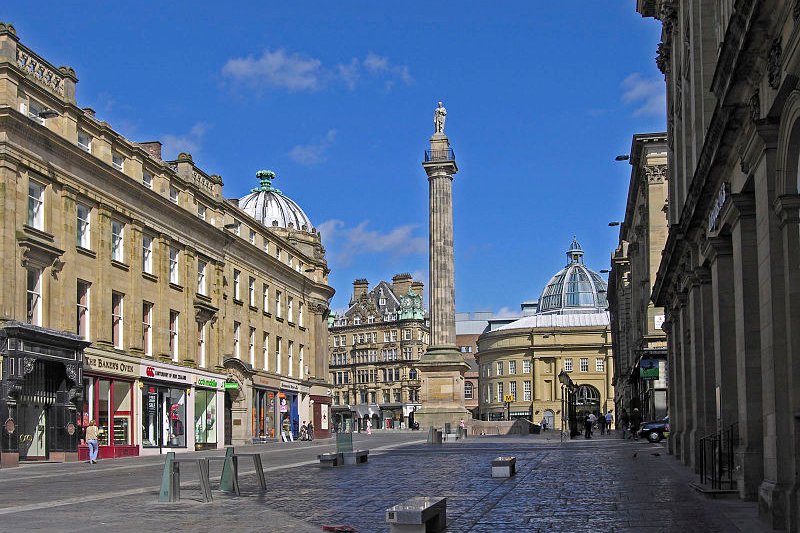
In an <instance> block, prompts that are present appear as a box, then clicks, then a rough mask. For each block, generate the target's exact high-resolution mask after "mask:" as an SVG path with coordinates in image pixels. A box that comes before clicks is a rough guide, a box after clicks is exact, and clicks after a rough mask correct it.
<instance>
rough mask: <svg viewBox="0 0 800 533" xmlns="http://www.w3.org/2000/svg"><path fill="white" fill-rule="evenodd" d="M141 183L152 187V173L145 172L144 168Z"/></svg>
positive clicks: (149, 187)
mask: <svg viewBox="0 0 800 533" xmlns="http://www.w3.org/2000/svg"><path fill="white" fill-rule="evenodd" d="M142 185H144V186H145V187H147V188H148V189H152V188H153V175H152V174H150V173H149V172H147V171H146V170H145V171H144V172H143V173H142Z"/></svg>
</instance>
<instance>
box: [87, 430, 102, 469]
mask: <svg viewBox="0 0 800 533" xmlns="http://www.w3.org/2000/svg"><path fill="white" fill-rule="evenodd" d="M98 433H99V430H98V429H97V422H96V421H95V420H90V421H89V426H88V427H87V428H86V444H88V445H89V463H91V464H95V463H97V452H98V451H99V450H100V447H99V446H98V444H97V434H98Z"/></svg>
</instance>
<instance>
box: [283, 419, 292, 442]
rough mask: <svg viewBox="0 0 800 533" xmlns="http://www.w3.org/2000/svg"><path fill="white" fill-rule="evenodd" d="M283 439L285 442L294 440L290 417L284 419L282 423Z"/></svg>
mask: <svg viewBox="0 0 800 533" xmlns="http://www.w3.org/2000/svg"><path fill="white" fill-rule="evenodd" d="M281 429H282V430H283V431H281V437H282V438H283V442H289V441H290V440H292V441H293V440H294V439H293V438H292V431H291V429H292V423H291V422H289V415H286V416H285V417H283V422H282V423H281Z"/></svg>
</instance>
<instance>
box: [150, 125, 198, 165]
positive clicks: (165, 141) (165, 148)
mask: <svg viewBox="0 0 800 533" xmlns="http://www.w3.org/2000/svg"><path fill="white" fill-rule="evenodd" d="M206 131H208V125H207V124H205V123H204V122H198V123H196V124H195V125H194V126H192V129H190V130H189V132H188V133H184V134H183V135H173V134H166V135H164V136H163V137H162V138H161V145H162V153H163V154H164V159H167V160H169V159H174V158H175V157H177V156H178V154H179V153H181V152H188V153H190V154H192V155H197V154H198V153H200V151H201V149H202V144H203V137H205V134H206Z"/></svg>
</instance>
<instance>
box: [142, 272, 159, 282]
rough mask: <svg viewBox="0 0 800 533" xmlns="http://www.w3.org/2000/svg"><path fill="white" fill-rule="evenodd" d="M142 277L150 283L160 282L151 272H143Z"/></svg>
mask: <svg viewBox="0 0 800 533" xmlns="http://www.w3.org/2000/svg"><path fill="white" fill-rule="evenodd" d="M142 277H143V278H144V279H146V280H149V281H153V282H158V276H156V275H154V274H150V273H149V272H142Z"/></svg>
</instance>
